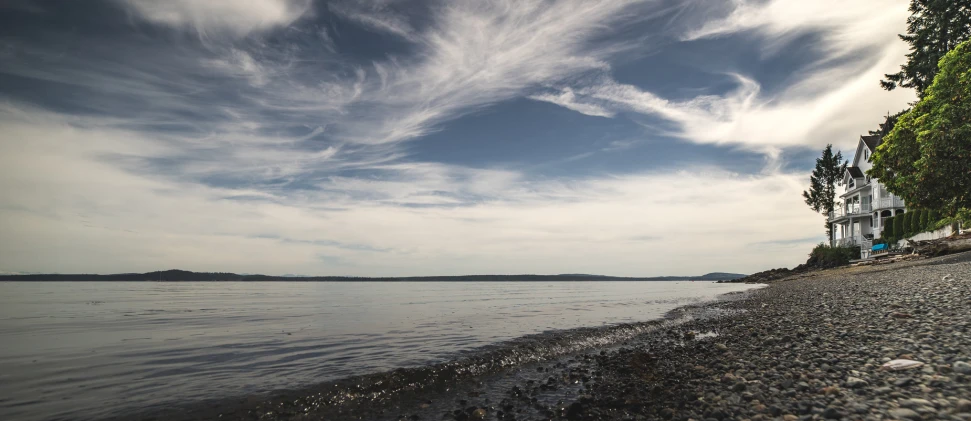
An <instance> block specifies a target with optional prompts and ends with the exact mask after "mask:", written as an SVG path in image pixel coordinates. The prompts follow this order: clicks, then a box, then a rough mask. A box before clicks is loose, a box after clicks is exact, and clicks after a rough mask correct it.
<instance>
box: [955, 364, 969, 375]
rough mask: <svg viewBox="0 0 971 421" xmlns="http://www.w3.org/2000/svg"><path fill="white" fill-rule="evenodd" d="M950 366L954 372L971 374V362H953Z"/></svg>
mask: <svg viewBox="0 0 971 421" xmlns="http://www.w3.org/2000/svg"><path fill="white" fill-rule="evenodd" d="M951 368H952V369H954V372H955V373H961V374H971V364H968V363H966V362H964V361H957V362H955V363H954V364H953V365H951Z"/></svg>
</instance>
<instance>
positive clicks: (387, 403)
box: [99, 281, 758, 420]
mask: <svg viewBox="0 0 971 421" xmlns="http://www.w3.org/2000/svg"><path fill="white" fill-rule="evenodd" d="M709 282H713V281H709ZM755 289H758V287H753V288H750V289H748V290H745V291H735V292H727V293H723V294H720V295H718V296H716V298H715V299H714V300H709V301H703V302H700V303H692V304H687V305H682V306H680V307H676V308H673V309H671V310H668V311H666V312H665V313H663V314H662V315H660V316H659V317H657V318H654V319H649V320H646V321H642V322H627V323H619V324H613V325H606V326H588V327H578V328H571V329H565V330H554V331H548V332H543V333H537V334H530V335H525V336H521V337H518V338H515V339H512V340H507V341H503V342H499V343H495V344H492V345H487V346H484V347H481V348H477V349H473V350H468V351H463V352H460V353H459V354H458V355H457V357H456V358H453V359H450V360H448V361H443V362H440V363H433V364H430V365H423V366H415V367H403V368H398V369H394V370H391V371H385V372H379V373H372V374H364V375H357V376H351V377H346V378H341V379H334V380H330V381H325V382H323V383H319V384H316V385H310V386H304V387H300V388H297V389H283V390H274V391H268V392H265V393H255V394H250V395H243V396H234V397H226V398H214V399H206V400H200V401H196V402H191V403H187V404H185V405H180V406H170V407H152V408H146V409H143V410H136V411H135V412H129V413H128V414H127V415H123V416H108V417H105V418H99V419H102V420H143V419H165V420H204V419H227V418H228V419H318V418H320V419H398V418H397V417H391V418H388V417H386V415H387V414H386V413H385V412H386V411H387V410H388V409H389V407H394V408H398V409H404V408H410V409H411V410H412V412H420V413H426V415H427V413H430V412H433V410H435V409H440V408H437V407H439V406H443V405H440V404H439V403H441V404H444V403H445V402H448V401H449V400H454V399H450V398H451V397H452V396H453V395H462V394H471V395H481V396H493V397H499V396H500V395H501V394H502V393H500V391H499V390H498V389H499V388H502V387H505V386H504V385H503V384H489V383H490V382H491V383H496V382H495V379H494V377H498V378H502V377H504V376H509V375H512V376H513V377H515V378H519V379H520V380H524V381H533V382H535V381H537V379H531V377H533V376H531V375H526V374H524V373H528V374H533V373H542V372H543V371H545V369H544V370H543V371H539V370H537V367H542V366H551V368H550V369H551V370H552V369H553V368H555V367H553V366H565V365H566V362H567V361H568V360H571V359H572V358H573V357H577V356H582V355H584V354H585V353H590V354H591V355H593V354H594V353H597V352H600V351H601V350H604V349H612V348H616V347H618V346H621V345H622V344H626V343H629V342H630V341H632V340H635V339H636V338H638V337H642V336H645V335H652V334H653V333H654V332H655V331H657V330H660V329H670V328H677V326H678V325H680V324H683V323H685V322H687V321H689V320H692V319H698V318H710V317H718V316H720V315H721V313H720V312H719V311H718V310H715V309H711V308H709V307H708V305H709V304H711V303H715V302H722V301H726V302H727V301H734V300H739V299H742V298H743V297H745V296H747V295H748V294H750V293H751V291H753V290H755ZM541 380H543V381H548V379H547V377H543V378H542V379H541ZM500 383H506V382H504V381H503V382H500ZM483 389H491V390H488V391H487V390H483ZM550 389H552V387H550ZM577 396H579V395H578V394H577ZM433 398H434V399H433ZM462 400H464V399H459V400H458V401H462ZM409 402H412V403H414V402H418V403H417V404H412V405H409ZM430 402H431V403H430ZM436 402H437V403H436ZM444 406H447V405H444ZM430 408H432V410H430ZM268 413H272V415H269V416H268V415H267V414H268ZM309 414H314V415H313V416H310V417H309V418H308V415H309ZM412 415H413V414H412ZM423 419H427V417H423Z"/></svg>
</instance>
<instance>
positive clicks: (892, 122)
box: [869, 108, 910, 138]
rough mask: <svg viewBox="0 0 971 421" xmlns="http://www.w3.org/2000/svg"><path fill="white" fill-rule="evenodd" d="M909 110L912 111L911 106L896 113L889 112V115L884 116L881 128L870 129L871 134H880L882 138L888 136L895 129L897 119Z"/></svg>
mask: <svg viewBox="0 0 971 421" xmlns="http://www.w3.org/2000/svg"><path fill="white" fill-rule="evenodd" d="M908 111H910V109H909V108H908V109H906V110H903V111H899V112H897V113H896V114H890V113H889V112H888V113H887V116H886V117H884V118H883V123H880V129H878V130H870V131H869V132H870V136H880V137H881V138H883V137H886V136H887V135H888V134H890V132H891V131H892V130H893V128H894V126H896V125H897V120H899V119H900V116H902V115H904V114H905V113H907V112H908Z"/></svg>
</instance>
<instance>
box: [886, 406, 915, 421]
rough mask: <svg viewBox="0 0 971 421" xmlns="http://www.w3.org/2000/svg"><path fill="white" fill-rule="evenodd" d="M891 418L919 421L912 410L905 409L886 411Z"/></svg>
mask: <svg viewBox="0 0 971 421" xmlns="http://www.w3.org/2000/svg"><path fill="white" fill-rule="evenodd" d="M888 413H889V414H890V416H891V417H894V418H898V419H905V420H917V419H920V414H918V413H917V412H915V411H914V410H912V409H907V408H897V409H891V410H890V411H888Z"/></svg>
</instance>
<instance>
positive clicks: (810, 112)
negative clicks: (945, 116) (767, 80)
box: [532, 0, 915, 151]
mask: <svg viewBox="0 0 971 421" xmlns="http://www.w3.org/2000/svg"><path fill="white" fill-rule="evenodd" d="M734 3H735V6H736V7H735V9H734V12H732V13H730V14H729V15H728V16H727V17H725V18H723V19H716V20H712V21H709V22H708V23H706V24H704V25H702V27H701V28H699V29H696V30H692V31H689V32H688V33H687V35H686V36H685V39H686V40H697V39H701V38H710V37H717V36H723V35H729V34H734V33H737V32H740V31H753V32H754V33H756V34H758V36H759V37H761V38H762V39H764V40H765V41H766V42H765V44H764V45H766V46H767V47H766V48H768V49H769V50H771V51H778V50H779V49H782V48H785V46H786V44H787V43H788V42H789V41H791V40H792V39H793V38H794V37H795V36H796V35H798V34H805V33H808V32H818V33H820V34H821V39H822V42H821V43H819V44H817V45H814V46H813V47H812V48H814V49H815V50H818V51H814V52H819V53H820V55H821V58H820V59H819V60H818V62H817V63H814V64H813V65H812V66H810V67H809V68H808V69H804V70H801V71H800V73H797V74H794V75H792V76H791V78H790V80H791V81H792V82H791V84H790V85H789V86H788V87H786V88H785V89H782V90H781V91H779V92H774V93H771V94H767V93H764V92H763V91H762V89H761V86H760V85H759V83H758V82H757V81H756V80H754V79H753V78H752V77H749V76H746V75H740V74H736V75H732V77H734V79H735V80H736V81H737V88H736V89H735V90H733V91H731V92H728V93H727V94H724V95H702V96H698V97H695V98H692V99H689V100H668V99H665V98H663V97H661V96H659V95H656V94H654V93H651V92H649V91H646V90H644V89H642V88H640V87H637V86H634V85H629V84H623V83H619V82H616V81H614V80H613V79H612V78H610V77H609V76H604V77H603V78H601V79H599V80H597V81H596V82H594V83H585V84H579V85H578V86H565V87H561V88H560V89H559V91H558V92H553V93H546V94H542V95H535V96H533V97H532V98H533V99H537V100H543V101H547V102H552V103H555V104H558V105H561V106H564V107H567V108H570V109H573V110H576V111H579V112H582V113H584V114H590V115H605V114H610V113H616V112H628V113H641V114H648V115H654V116H658V117H661V118H663V119H666V120H668V121H671V122H673V123H675V124H676V127H677V128H676V129H675V130H674V131H673V132H671V133H668V134H669V135H672V136H678V137H681V138H683V139H685V140H687V141H691V142H696V143H715V144H738V145H744V146H746V147H750V148H753V149H757V150H762V151H771V150H775V149H777V148H779V147H789V146H805V145H813V146H816V145H822V144H826V143H834V142H837V143H838V142H840V141H841V140H843V141H845V142H852V141H853V139H855V138H856V136H857V135H858V134H860V133H865V132H866V130H868V129H873V128H875V127H876V124H877V123H879V122H880V121H881V120H880V118H881V117H882V116H883V115H885V114H886V113H887V112H896V111H898V110H900V109H903V108H906V106H907V104H908V102H910V101H913V100H914V99H915V95H914V93H913V92H911V91H908V90H895V91H893V92H885V91H883V90H882V89H881V88H880V87H879V84H878V81H879V80H880V79H881V78H882V77H883V75H884V74H885V73H891V72H893V71H894V70H895V69H897V68H898V66H899V65H900V63H902V62H903V61H904V59H905V58H904V54H905V53H906V51H907V46H906V44H904V43H903V42H900V41H899V40H898V39H897V33H899V32H903V31H904V30H905V27H904V22H905V21H906V17H907V8H906V4H905V3H904V2H900V3H895V4H893V5H887V4H885V3H884V2H883V1H878V0H873V1H860V2H852V4H845V2H841V1H835V0H834V1H819V2H802V1H794V0H772V1H769V2H750V1H741V0H739V1H735V2H734Z"/></svg>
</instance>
